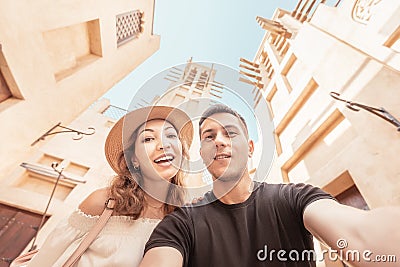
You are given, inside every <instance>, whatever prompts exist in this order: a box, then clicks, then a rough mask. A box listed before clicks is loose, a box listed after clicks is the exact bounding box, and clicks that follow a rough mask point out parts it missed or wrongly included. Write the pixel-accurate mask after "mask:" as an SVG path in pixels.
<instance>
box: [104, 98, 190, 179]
mask: <svg viewBox="0 0 400 267" xmlns="http://www.w3.org/2000/svg"><path fill="white" fill-rule="evenodd" d="M156 119H161V120H166V121H168V122H169V123H171V124H172V125H173V126H174V127H175V129H176V130H177V132H178V134H179V137H180V139H181V140H182V141H184V142H186V143H187V145H188V147H190V145H191V144H192V140H193V124H192V121H191V120H190V118H189V116H188V115H187V114H186V113H185V112H183V111H182V110H180V109H177V108H173V107H167V106H149V107H144V108H139V109H136V110H134V111H131V112H129V113H128V114H126V115H125V116H123V117H122V118H121V119H119V120H118V121H117V123H116V124H115V125H114V126H113V128H112V129H111V131H110V133H109V134H108V136H107V139H106V143H105V147H104V149H105V154H106V158H107V161H108V163H109V164H110V166H111V168H112V169H113V170H114V171H115V172H118V160H119V158H118V157H119V155H120V153H121V151H123V150H124V149H125V148H126V146H127V144H128V140H129V138H130V137H131V136H132V134H133V132H134V131H135V130H136V129H137V128H138V127H139V126H141V125H142V124H143V123H145V122H146V121H150V120H156Z"/></svg>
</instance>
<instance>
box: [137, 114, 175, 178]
mask: <svg viewBox="0 0 400 267" xmlns="http://www.w3.org/2000/svg"><path fill="white" fill-rule="evenodd" d="M181 162H182V143H181V141H180V140H179V137H178V133H177V131H176V130H175V128H174V127H173V126H172V124H170V123H169V122H167V121H165V120H151V121H148V122H146V123H145V124H143V125H142V126H141V127H139V129H138V135H137V138H136V141H135V153H134V155H133V164H134V166H139V167H140V170H141V173H142V175H143V177H144V178H147V179H156V180H157V179H159V178H160V177H161V178H162V179H164V180H167V181H169V180H171V178H172V177H174V176H175V175H176V174H177V172H178V171H179V168H180V166H181Z"/></svg>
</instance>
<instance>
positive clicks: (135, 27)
mask: <svg viewBox="0 0 400 267" xmlns="http://www.w3.org/2000/svg"><path fill="white" fill-rule="evenodd" d="M142 18H143V12H141V11H139V10H134V11H130V12H127V13H123V14H120V15H117V22H116V27H117V30H116V32H117V45H118V46H120V45H122V44H124V43H126V42H128V41H129V40H131V39H134V38H137V37H138V36H139V34H140V33H142V32H143V20H142Z"/></svg>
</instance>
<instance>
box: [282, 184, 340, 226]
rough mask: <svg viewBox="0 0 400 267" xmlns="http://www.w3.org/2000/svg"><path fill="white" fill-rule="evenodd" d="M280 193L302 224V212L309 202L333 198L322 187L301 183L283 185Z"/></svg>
mask: <svg viewBox="0 0 400 267" xmlns="http://www.w3.org/2000/svg"><path fill="white" fill-rule="evenodd" d="M280 193H281V196H282V197H283V199H284V200H285V201H286V202H287V203H288V205H289V207H290V208H291V210H292V211H293V212H294V213H295V216H296V217H297V218H299V220H300V222H301V223H302V225H303V226H304V222H303V214H304V211H305V209H306V207H307V206H308V205H309V204H311V203H313V202H314V201H316V200H319V199H333V200H335V198H334V197H332V196H331V195H330V194H328V193H326V192H324V191H323V190H322V189H320V188H318V187H314V186H312V185H309V184H303V183H299V184H287V185H283V186H282V188H281V191H280Z"/></svg>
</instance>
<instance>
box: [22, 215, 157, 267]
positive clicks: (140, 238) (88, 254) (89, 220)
mask: <svg viewBox="0 0 400 267" xmlns="http://www.w3.org/2000/svg"><path fill="white" fill-rule="evenodd" d="M98 218H99V216H90V215H87V214H85V213H83V212H82V211H80V210H76V211H74V212H73V213H72V214H71V215H70V217H69V218H68V219H66V220H64V221H62V222H61V223H60V224H59V225H58V226H57V227H56V228H55V229H54V231H53V232H51V233H50V234H49V236H48V237H47V239H46V241H45V242H44V244H43V246H42V247H40V250H39V253H38V254H36V255H35V256H34V258H33V259H32V260H31V262H30V263H29V265H28V266H29V267H31V266H37V267H46V266H62V265H63V264H64V262H65V261H66V260H67V259H68V257H69V256H70V255H71V254H72V253H73V252H74V251H75V249H76V248H77V247H78V246H79V244H80V243H81V241H82V239H83V238H84V236H85V235H86V233H88V232H89V231H90V229H91V228H92V227H93V226H94V225H95V224H96V221H97V220H98ZM159 222H160V220H158V219H148V218H139V219H137V220H134V219H132V217H129V216H111V217H110V219H109V221H108V222H107V224H106V225H105V227H104V228H103V230H102V231H101V232H100V233H99V235H98V236H97V238H96V239H95V240H94V241H93V243H92V244H91V245H90V247H89V248H88V249H87V250H86V251H85V253H84V254H83V255H82V257H81V258H80V260H79V262H78V263H77V264H76V265H75V266H78V267H83V266H85V267H88V266H96V267H101V266H107V267H109V266H120V267H124V266H132V267H136V266H138V265H139V263H140V261H141V259H142V257H143V251H144V246H145V244H146V242H147V240H148V239H149V237H150V234H151V233H152V231H153V229H154V228H155V227H156V226H157V224H158V223H159Z"/></svg>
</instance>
